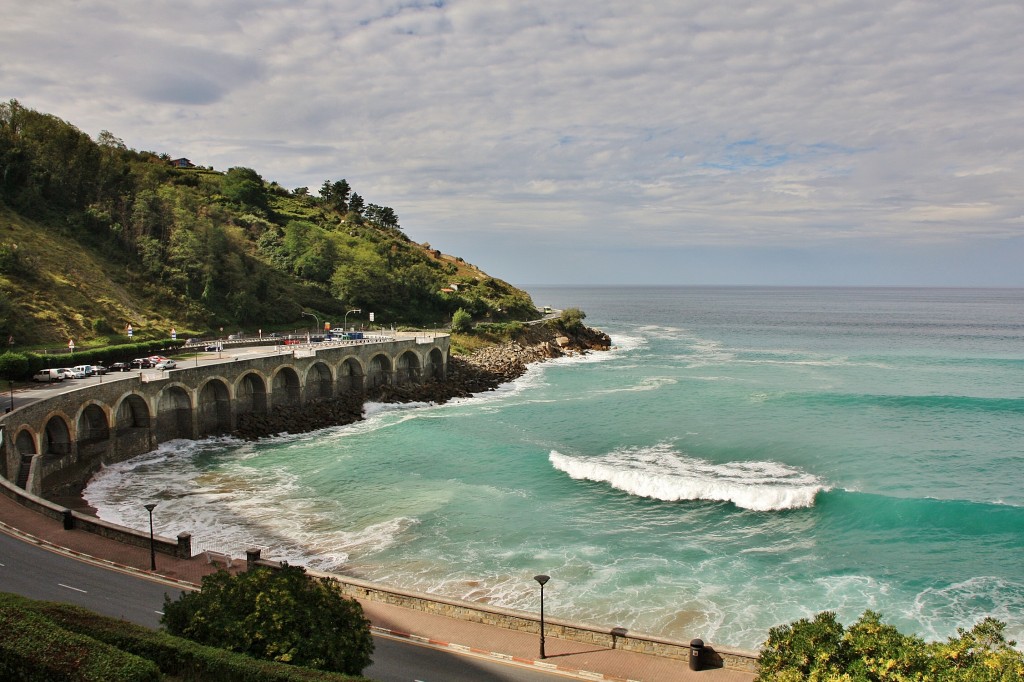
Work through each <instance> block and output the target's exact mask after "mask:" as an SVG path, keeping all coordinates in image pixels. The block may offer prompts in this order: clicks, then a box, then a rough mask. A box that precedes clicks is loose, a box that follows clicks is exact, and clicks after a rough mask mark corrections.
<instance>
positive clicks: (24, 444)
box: [14, 429, 36, 455]
mask: <svg viewBox="0 0 1024 682" xmlns="http://www.w3.org/2000/svg"><path fill="white" fill-rule="evenodd" d="M14 446H15V447H16V448H18V454H19V455H34V454H36V436H35V434H34V433H32V430H31V429H22V430H21V431H19V432H18V436H17V438H15V439H14Z"/></svg>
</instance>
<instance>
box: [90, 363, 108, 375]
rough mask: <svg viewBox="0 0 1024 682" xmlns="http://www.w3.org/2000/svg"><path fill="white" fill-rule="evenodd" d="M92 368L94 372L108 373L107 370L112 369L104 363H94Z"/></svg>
mask: <svg viewBox="0 0 1024 682" xmlns="http://www.w3.org/2000/svg"><path fill="white" fill-rule="evenodd" d="M92 369H93V371H94V372H96V374H106V373H107V372H109V371H110V370H108V369H107V368H106V367H104V366H103V365H93V366H92Z"/></svg>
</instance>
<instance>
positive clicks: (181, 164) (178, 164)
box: [171, 157, 196, 168]
mask: <svg viewBox="0 0 1024 682" xmlns="http://www.w3.org/2000/svg"><path fill="white" fill-rule="evenodd" d="M171 165H172V166H174V167H175V168H195V167H196V165H195V164H194V163H192V162H191V161H189V160H188V159H186V158H185V157H182V158H180V159H171Z"/></svg>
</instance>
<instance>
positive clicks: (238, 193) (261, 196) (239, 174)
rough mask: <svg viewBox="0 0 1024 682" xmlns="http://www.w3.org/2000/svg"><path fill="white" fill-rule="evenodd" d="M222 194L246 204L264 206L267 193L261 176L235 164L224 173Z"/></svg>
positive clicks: (257, 206)
mask: <svg viewBox="0 0 1024 682" xmlns="http://www.w3.org/2000/svg"><path fill="white" fill-rule="evenodd" d="M223 191H224V196H226V197H227V198H228V199H229V200H230V201H234V202H236V203H239V204H243V205H246V206H254V207H256V208H266V206H267V193H266V190H265V189H264V187H263V178H262V177H260V174H259V173H257V172H256V171H254V170H253V169H251V168H243V167H241V166H236V167H235V168H229V169H228V172H227V173H226V174H225V175H224V190H223Z"/></svg>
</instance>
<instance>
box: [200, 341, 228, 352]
mask: <svg viewBox="0 0 1024 682" xmlns="http://www.w3.org/2000/svg"><path fill="white" fill-rule="evenodd" d="M203 350H205V351H206V352H207V353H216V352H217V351H221V350H224V344H221V343H211V344H208V345H207V346H206V348H204V349H203Z"/></svg>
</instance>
